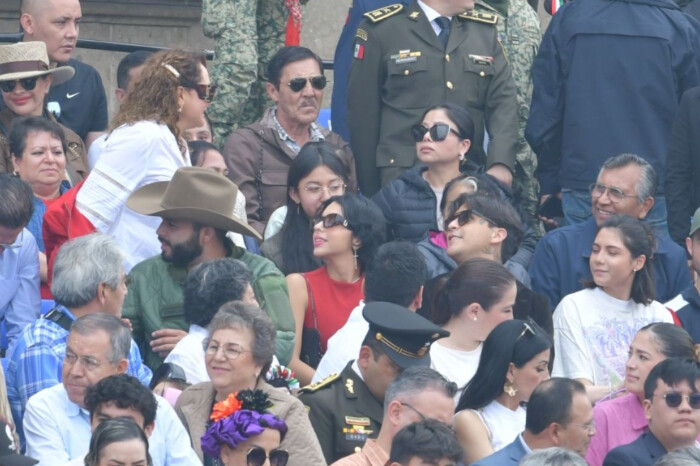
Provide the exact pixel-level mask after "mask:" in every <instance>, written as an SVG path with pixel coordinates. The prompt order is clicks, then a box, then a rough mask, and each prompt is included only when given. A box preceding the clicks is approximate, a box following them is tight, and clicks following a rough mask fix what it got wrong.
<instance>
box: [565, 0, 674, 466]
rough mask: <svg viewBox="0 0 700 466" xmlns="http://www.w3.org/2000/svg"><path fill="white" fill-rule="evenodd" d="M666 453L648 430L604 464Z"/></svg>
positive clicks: (642, 465)
mask: <svg viewBox="0 0 700 466" xmlns="http://www.w3.org/2000/svg"><path fill="white" fill-rule="evenodd" d="M576 1H578V0H576ZM665 454H666V449H665V448H664V446H663V445H661V443H660V442H659V441H658V440H657V439H656V437H654V434H652V433H651V432H647V433H644V434H642V435H640V436H639V437H638V438H637V440H635V441H634V442H632V443H628V444H627V445H620V446H619V447H617V448H613V449H612V450H611V451H610V453H608V454H607V455H606V456H605V459H604V460H603V466H654V464H655V463H656V460H658V459H659V458H661V457H662V456H664V455H665Z"/></svg>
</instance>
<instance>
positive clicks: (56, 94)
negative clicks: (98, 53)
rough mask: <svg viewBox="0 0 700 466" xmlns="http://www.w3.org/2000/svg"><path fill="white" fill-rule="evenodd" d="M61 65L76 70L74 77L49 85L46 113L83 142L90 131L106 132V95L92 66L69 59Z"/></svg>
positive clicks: (100, 80) (100, 79) (98, 75)
mask: <svg viewBox="0 0 700 466" xmlns="http://www.w3.org/2000/svg"><path fill="white" fill-rule="evenodd" d="M62 65H70V66H72V67H73V68H75V76H73V77H72V78H71V79H70V80H68V81H66V82H64V83H62V84H58V85H56V86H51V89H49V95H48V96H47V99H46V102H47V104H46V105H47V108H48V110H49V111H50V112H51V113H53V114H54V116H55V117H56V118H57V119H58V122H59V123H61V124H62V125H64V126H67V127H68V128H70V129H72V130H73V131H75V132H76V133H78V135H79V136H80V137H81V138H82V139H83V140H85V136H86V135H87V133H89V132H92V131H104V130H106V129H107V124H108V117H107V96H106V95H105V88H104V86H103V85H102V78H101V77H100V74H99V73H98V72H97V70H96V69H95V68H93V67H92V66H90V65H87V64H85V63H83V62H80V61H78V60H75V59H72V58H71V59H70V60H68V63H62Z"/></svg>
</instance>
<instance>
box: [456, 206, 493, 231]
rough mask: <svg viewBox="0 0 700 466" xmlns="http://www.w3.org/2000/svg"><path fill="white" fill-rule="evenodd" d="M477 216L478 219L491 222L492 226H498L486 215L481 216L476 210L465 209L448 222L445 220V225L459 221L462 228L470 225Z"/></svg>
mask: <svg viewBox="0 0 700 466" xmlns="http://www.w3.org/2000/svg"><path fill="white" fill-rule="evenodd" d="M475 215H476V216H477V217H481V218H483V219H484V220H486V221H487V222H489V223H490V224H491V225H493V226H496V222H494V221H493V220H491V219H490V218H488V217H486V216H484V215H481V214H480V213H479V212H477V211H476V210H474V209H465V210H463V211H461V212H459V213H457V214H454V215H452V216H451V217H449V218H448V219H447V220H445V225H449V224H450V223H452V222H454V221H455V220H457V224H458V225H459V226H461V227H462V226H464V225H466V224H467V223H469V222H470V221H471V219H472V218H474V216H475Z"/></svg>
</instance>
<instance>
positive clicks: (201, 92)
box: [182, 84, 216, 103]
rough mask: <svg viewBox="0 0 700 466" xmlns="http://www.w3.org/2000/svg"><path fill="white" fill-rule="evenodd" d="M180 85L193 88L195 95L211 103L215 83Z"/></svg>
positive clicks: (214, 92)
mask: <svg viewBox="0 0 700 466" xmlns="http://www.w3.org/2000/svg"><path fill="white" fill-rule="evenodd" d="M182 87H186V88H187V89H194V91H195V92H196V93H197V97H199V99H200V100H203V101H204V102H207V103H211V102H212V101H213V100H214V95H215V94H216V84H183V85H182Z"/></svg>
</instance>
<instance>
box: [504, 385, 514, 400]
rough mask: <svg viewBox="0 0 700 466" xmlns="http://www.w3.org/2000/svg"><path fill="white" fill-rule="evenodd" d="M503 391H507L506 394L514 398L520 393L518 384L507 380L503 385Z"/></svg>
mask: <svg viewBox="0 0 700 466" xmlns="http://www.w3.org/2000/svg"><path fill="white" fill-rule="evenodd" d="M503 391H504V392H506V395H508V396H509V397H511V398H513V397H514V396H515V394H516V393H518V386H517V385H515V384H514V383H510V382H506V383H505V384H504V385H503Z"/></svg>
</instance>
